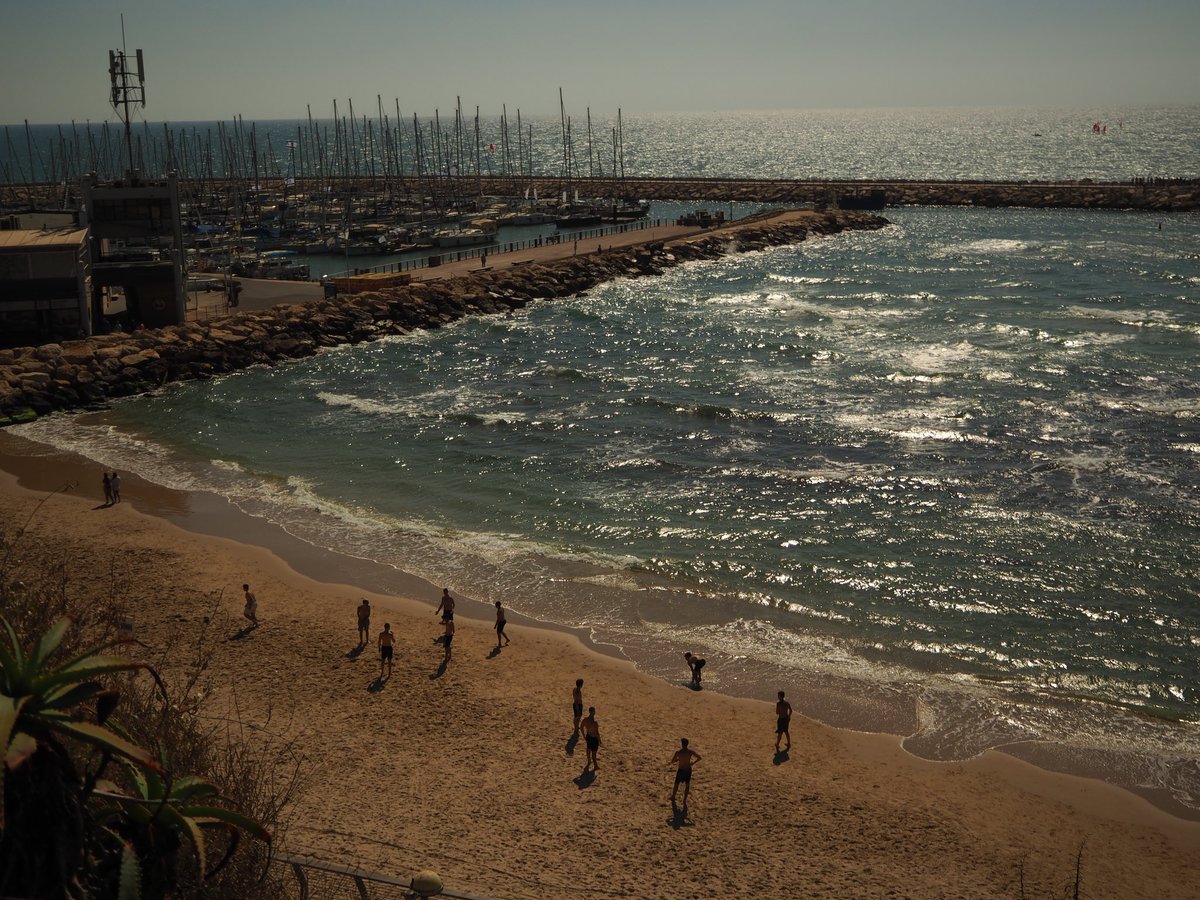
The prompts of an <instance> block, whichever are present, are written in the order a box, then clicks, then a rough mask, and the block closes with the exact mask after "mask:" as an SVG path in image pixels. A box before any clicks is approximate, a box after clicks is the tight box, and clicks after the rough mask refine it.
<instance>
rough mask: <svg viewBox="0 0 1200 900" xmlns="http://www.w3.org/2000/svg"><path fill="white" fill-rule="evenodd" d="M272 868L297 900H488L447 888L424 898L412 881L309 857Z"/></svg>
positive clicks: (279, 860) (277, 860)
mask: <svg viewBox="0 0 1200 900" xmlns="http://www.w3.org/2000/svg"><path fill="white" fill-rule="evenodd" d="M271 867H272V875H274V876H275V877H276V878H277V879H278V880H279V881H280V882H282V883H283V884H284V885H285V888H286V889H287V891H288V893H287V896H288V897H295V898H296V900H342V898H346V900H412V898H416V897H422V896H436V897H449V898H452V900H488V898H486V897H481V896H479V895H478V894H464V893H462V892H461V891H454V890H450V889H447V888H443V889H442V890H441V891H440V892H438V893H436V894H433V895H429V894H421V893H419V892H418V891H416V890H414V889H413V887H412V884H411V880H409V881H405V880H404V879H402V878H396V877H394V876H391V875H383V874H381V873H379V872H367V871H364V870H363V869H355V868H351V867H350V866H339V865H335V864H333V863H327V862H322V861H321V860H318V859H313V858H311V857H307V856H293V855H291V854H287V853H276V854H273V855H272V856H271Z"/></svg>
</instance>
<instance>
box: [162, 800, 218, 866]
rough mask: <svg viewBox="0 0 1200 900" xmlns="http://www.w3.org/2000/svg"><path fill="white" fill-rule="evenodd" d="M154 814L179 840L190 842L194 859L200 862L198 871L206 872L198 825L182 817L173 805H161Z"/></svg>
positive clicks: (201, 836) (189, 818) (202, 835)
mask: <svg viewBox="0 0 1200 900" xmlns="http://www.w3.org/2000/svg"><path fill="white" fill-rule="evenodd" d="M156 814H157V815H158V818H159V821H160V822H162V823H163V825H164V826H166V827H167V828H169V829H170V830H172V831H174V832H175V833H176V835H178V836H179V838H180V839H181V840H182V839H183V838H187V839H188V840H189V841H191V843H192V847H193V848H194V849H195V851H196V858H197V859H198V860H199V862H200V871H201V872H206V871H208V859H207V857H206V856H205V853H204V832H203V831H202V830H201V828H200V825H199V823H198V822H197V821H196V820H195V819H193V818H192V817H191V816H188V815H184V814H183V813H182V812H181V811H180V810H179V808H178V807H176V806H175V805H174V804H173V803H164V804H162V805H161V806H160V807H159V810H158V812H157V813H156Z"/></svg>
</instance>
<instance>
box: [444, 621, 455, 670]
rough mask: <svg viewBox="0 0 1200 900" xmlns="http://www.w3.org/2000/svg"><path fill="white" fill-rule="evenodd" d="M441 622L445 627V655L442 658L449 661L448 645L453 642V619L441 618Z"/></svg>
mask: <svg viewBox="0 0 1200 900" xmlns="http://www.w3.org/2000/svg"><path fill="white" fill-rule="evenodd" d="M442 624H443V625H444V626H445V628H446V637H445V644H446V655H445V657H443V658H444V659H445V660H446V662H450V645H451V644H453V643H454V619H453V618H450V619H445V620H443V622H442Z"/></svg>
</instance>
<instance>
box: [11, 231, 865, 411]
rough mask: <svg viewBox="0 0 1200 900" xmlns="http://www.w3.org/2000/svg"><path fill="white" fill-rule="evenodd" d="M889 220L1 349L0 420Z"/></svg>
mask: <svg viewBox="0 0 1200 900" xmlns="http://www.w3.org/2000/svg"><path fill="white" fill-rule="evenodd" d="M887 224H888V222H887V220H886V219H884V218H881V217H880V216H875V215H870V214H866V213H856V212H849V211H830V212H822V213H807V214H803V215H801V216H798V217H794V218H792V219H790V220H786V221H778V220H775V219H772V218H770V217H760V218H756V219H755V220H753V221H748V222H744V223H737V224H735V225H733V226H732V227H726V228H722V229H718V230H715V231H713V232H709V233H706V234H703V235H701V236H699V237H697V238H691V239H686V240H681V241H676V242H671V243H669V244H664V243H663V242H656V243H649V244H641V245H635V246H632V247H622V248H617V249H610V250H607V251H604V252H601V253H594V254H589V255H587V256H575V257H571V258H569V259H565V260H561V261H556V262H553V263H550V264H538V263H523V264H520V265H516V266H513V267H510V268H508V269H499V270H494V271H478V272H472V273H471V274H470V275H465V276H460V277H457V278H450V279H444V280H439V281H430V282H423V283H420V284H411V285H406V286H403V287H397V288H392V289H389V290H381V291H375V292H370V293H362V294H356V295H354V296H352V297H343V298H339V299H336V300H321V301H314V302H311V303H307V304H302V305H286V306H275V307H272V308H271V309H269V310H264V311H261V312H245V313H240V314H236V315H232V316H228V317H224V318H221V319H214V320H210V321H207V322H186V323H184V324H182V325H175V326H171V327H168V328H161V329H154V330H146V331H138V332H133V333H130V334H109V335H98V336H95V337H91V338H84V339H81V340H77V341H64V342H63V343H61V344H44V345H42V346H38V347H21V348H16V349H0V426H3V425H10V424H14V423H16V422H23V421H28V420H30V419H32V418H36V417H37V416H41V415H46V414H48V413H52V412H58V411H64V410H71V409H80V408H87V407H98V406H103V405H104V403H106V402H107V401H109V400H112V399H115V398H118V397H127V396H131V395H133V394H140V393H145V392H147V391H151V390H155V389H157V388H159V387H162V386H163V385H165V384H168V383H170V382H174V381H186V380H193V379H206V378H213V377H215V376H218V375H224V374H227V373H229V372H234V371H237V370H240V369H245V368H248V367H249V366H254V365H270V364H273V363H276V362H281V361H284V360H288V359H299V358H303V357H306V356H311V355H312V354H314V353H317V352H318V351H319V350H321V349H322V348H325V347H334V346H338V345H341V344H357V343H362V342H365V341H372V340H376V339H378V338H382V337H386V336H389V335H397V334H407V333H408V332H410V331H413V330H415V329H421V328H437V327H439V326H441V325H444V324H447V323H449V322H453V321H455V320H457V319H461V318H463V317H464V316H468V315H477V314H495V313H505V312H508V311H511V310H515V309H520V308H521V307H524V306H525V305H527V304H528V303H530V302H531V301H534V300H554V299H560V298H564V297H570V296H574V295H576V294H579V293H581V292H583V291H586V290H589V289H590V288H593V287H595V286H597V285H599V284H602V283H604V282H607V281H612V280H614V279H617V278H640V277H646V276H653V275H659V274H662V273H663V272H664V271H666V270H667V269H670V268H672V267H673V266H677V265H680V264H682V263H685V262H691V261H695V260H706V259H717V258H719V257H722V256H727V255H729V254H731V253H745V252H749V251H753V250H762V249H765V248H767V247H773V246H781V245H785V244H795V243H799V242H801V241H803V240H804V239H805V238H806V237H807V236H808V235H810V234H834V233H837V232H839V231H844V230H873V229H878V228H882V227H884V226H885V225H887Z"/></svg>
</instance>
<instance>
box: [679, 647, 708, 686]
mask: <svg viewBox="0 0 1200 900" xmlns="http://www.w3.org/2000/svg"><path fill="white" fill-rule="evenodd" d="M683 658H684V659H685V660H687V664H688V668H689V669H691V670H692V687H693V688H695V689H696V690H700V670H701V669H703V668H704V657H702V656H696V655H695V654H694V653H692V652H691V651H690V650H689V651H688V652H687V653H685V654H683Z"/></svg>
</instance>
